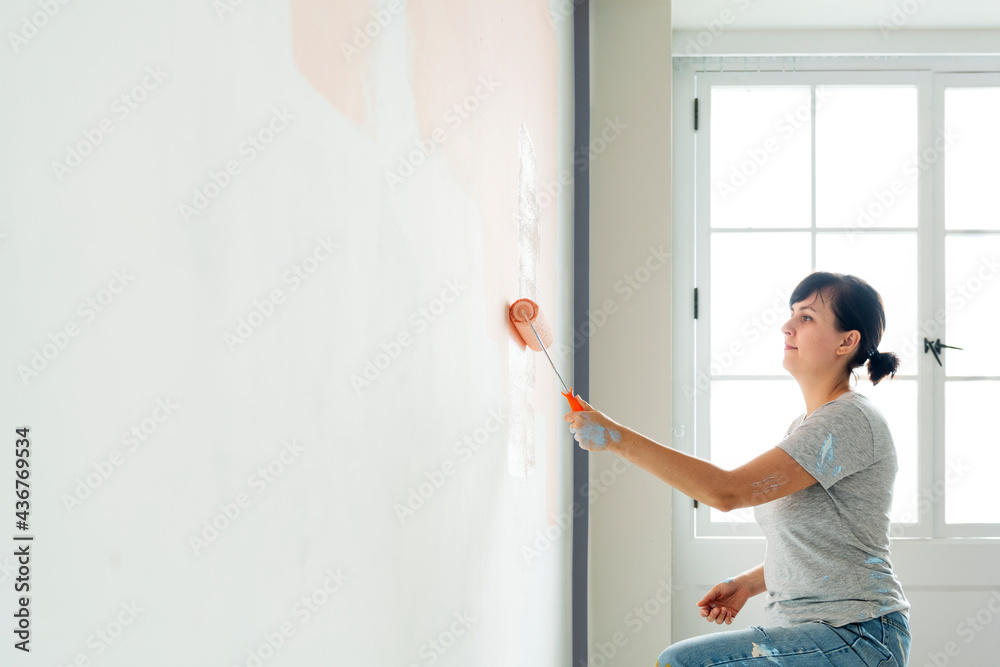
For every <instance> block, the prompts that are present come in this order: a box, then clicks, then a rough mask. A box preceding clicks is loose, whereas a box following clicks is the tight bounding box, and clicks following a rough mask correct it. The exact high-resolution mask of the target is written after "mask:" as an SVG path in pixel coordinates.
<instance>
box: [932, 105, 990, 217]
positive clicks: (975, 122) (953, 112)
mask: <svg viewBox="0 0 1000 667" xmlns="http://www.w3.org/2000/svg"><path fill="white" fill-rule="evenodd" d="M944 117H945V133H944V135H943V136H940V137H935V139H936V140H938V141H939V145H940V144H943V145H944V155H945V178H944V182H945V186H944V205H945V212H944V220H945V228H946V229H1000V213H998V212H997V207H996V203H995V197H996V184H997V182H998V181H1000V163H998V162H997V155H1000V124H998V123H997V118H1000V88H948V89H946V90H945V91H944ZM935 148H936V149H937V150H938V151H940V147H939V146H936V147H935Z"/></svg>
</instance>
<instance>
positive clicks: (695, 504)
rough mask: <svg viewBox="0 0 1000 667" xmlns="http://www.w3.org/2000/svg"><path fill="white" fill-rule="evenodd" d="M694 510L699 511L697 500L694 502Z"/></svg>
mask: <svg viewBox="0 0 1000 667" xmlns="http://www.w3.org/2000/svg"><path fill="white" fill-rule="evenodd" d="M694 508H695V509H698V501H697V500H696V501H694Z"/></svg>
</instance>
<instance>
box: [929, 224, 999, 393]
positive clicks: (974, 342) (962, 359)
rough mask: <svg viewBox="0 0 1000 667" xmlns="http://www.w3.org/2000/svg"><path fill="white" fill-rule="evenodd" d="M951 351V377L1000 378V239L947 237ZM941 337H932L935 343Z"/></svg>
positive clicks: (947, 354) (945, 353) (947, 358)
mask: <svg viewBox="0 0 1000 667" xmlns="http://www.w3.org/2000/svg"><path fill="white" fill-rule="evenodd" d="M944 249H945V297H946V298H945V317H946V319H945V327H946V331H945V333H944V335H942V336H941V342H942V343H943V344H945V345H953V346H955V347H960V348H962V349H961V350H948V349H943V350H941V355H942V357H943V358H942V359H941V361H942V363H944V365H945V370H946V371H947V373H948V375H951V376H954V375H1000V347H998V345H997V331H998V330H1000V277H998V275H997V274H998V273H1000V234H976V235H968V236H966V235H959V234H951V235H948V236H946V237H945V243H944ZM937 337H938V336H928V338H931V339H932V340H933V339H935V338H937Z"/></svg>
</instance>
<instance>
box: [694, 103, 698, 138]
mask: <svg viewBox="0 0 1000 667" xmlns="http://www.w3.org/2000/svg"><path fill="white" fill-rule="evenodd" d="M694 131H695V132H697V131H698V98H697V97H696V98H694Z"/></svg>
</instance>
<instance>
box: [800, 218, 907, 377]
mask: <svg viewBox="0 0 1000 667" xmlns="http://www.w3.org/2000/svg"><path fill="white" fill-rule="evenodd" d="M816 268H817V270H820V271H833V272H835V273H847V274H851V275H854V276H857V277H859V278H861V279H862V280H864V281H866V282H867V283H868V284H869V285H871V286H872V287H874V288H875V290H876V291H877V292H878V293H879V294H880V295H881V296H882V305H883V306H884V308H885V322H886V326H885V332H884V333H883V334H882V342H880V343H879V350H881V351H882V352H895V353H896V354H897V355H899V358H900V362H899V371H898V373H899V374H900V375H916V374H917V362H918V357H919V355H920V354H922V353H923V338H922V337H921V338H920V339H919V340H918V339H917V235H916V232H914V233H912V234H910V233H895V234H879V233H875V232H867V233H861V232H828V233H821V234H817V235H816ZM854 372H855V373H857V374H858V375H859V376H863V377H868V369H867V367H866V366H864V365H862V366H859V367H858V368H856V369H855V370H854Z"/></svg>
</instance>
